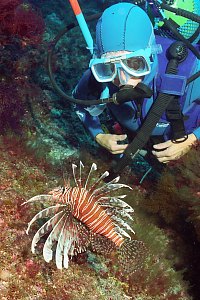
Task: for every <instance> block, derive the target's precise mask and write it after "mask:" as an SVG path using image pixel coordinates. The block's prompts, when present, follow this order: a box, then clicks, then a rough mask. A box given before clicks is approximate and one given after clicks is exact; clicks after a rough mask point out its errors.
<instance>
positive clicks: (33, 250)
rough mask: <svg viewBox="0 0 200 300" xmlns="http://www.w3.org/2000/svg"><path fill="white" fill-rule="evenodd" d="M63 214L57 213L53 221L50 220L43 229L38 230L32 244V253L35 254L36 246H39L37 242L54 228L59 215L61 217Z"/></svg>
mask: <svg viewBox="0 0 200 300" xmlns="http://www.w3.org/2000/svg"><path fill="white" fill-rule="evenodd" d="M62 213H63V212H62V211H60V212H59V213H57V214H56V215H55V216H53V217H52V218H51V219H49V220H48V221H47V222H46V223H44V224H43V225H42V227H40V228H39V229H38V231H37V232H36V234H35V235H34V237H33V240H32V244H31V251H32V252H33V253H35V246H36V244H37V242H38V241H39V240H40V238H41V237H42V236H43V235H45V234H46V233H47V232H49V231H50V230H51V228H52V226H54V224H55V223H56V222H57V217H58V216H59V215H61V214H62Z"/></svg>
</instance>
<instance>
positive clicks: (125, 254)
mask: <svg viewBox="0 0 200 300" xmlns="http://www.w3.org/2000/svg"><path fill="white" fill-rule="evenodd" d="M117 252H118V262H119V265H120V268H121V269H122V271H123V272H125V273H127V274H132V273H134V272H136V271H137V270H139V269H141V268H142V266H143V265H144V261H145V259H146V256H147V248H146V246H145V244H144V243H143V242H142V241H138V240H126V241H125V242H124V243H123V244H122V246H121V247H120V248H119V249H118V251H117Z"/></svg>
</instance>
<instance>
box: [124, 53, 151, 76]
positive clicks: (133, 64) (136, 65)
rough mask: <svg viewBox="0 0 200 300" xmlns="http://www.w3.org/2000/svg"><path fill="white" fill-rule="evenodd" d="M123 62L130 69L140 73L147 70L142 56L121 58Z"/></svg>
mask: <svg viewBox="0 0 200 300" xmlns="http://www.w3.org/2000/svg"><path fill="white" fill-rule="evenodd" d="M123 63H124V64H125V65H126V66H127V67H128V68H129V69H131V70H133V71H135V72H137V73H140V72H144V71H147V70H148V66H147V63H146V61H145V59H144V57H141V56H137V57H131V58H128V59H125V60H123Z"/></svg>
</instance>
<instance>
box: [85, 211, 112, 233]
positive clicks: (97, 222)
mask: <svg viewBox="0 0 200 300" xmlns="http://www.w3.org/2000/svg"><path fill="white" fill-rule="evenodd" d="M104 220H107V221H108V220H110V218H109V217H108V216H107V215H106V213H105V212H104V214H102V215H101V216H100V215H99V217H98V218H96V219H94V221H92V222H87V224H88V226H89V227H90V229H91V230H94V231H95V232H96V230H97V228H98V227H99V225H100V226H101V225H102V224H104Z"/></svg>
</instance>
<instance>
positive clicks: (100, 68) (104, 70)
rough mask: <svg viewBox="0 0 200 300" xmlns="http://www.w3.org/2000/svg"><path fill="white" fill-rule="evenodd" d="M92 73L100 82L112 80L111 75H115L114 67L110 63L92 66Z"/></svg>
mask: <svg viewBox="0 0 200 300" xmlns="http://www.w3.org/2000/svg"><path fill="white" fill-rule="evenodd" d="M93 72H95V73H96V76H97V77H98V78H99V79H100V80H102V79H106V80H108V79H109V78H111V80H112V78H113V75H114V73H115V65H114V64H112V63H109V64H103V63H100V64H95V65H93Z"/></svg>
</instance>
